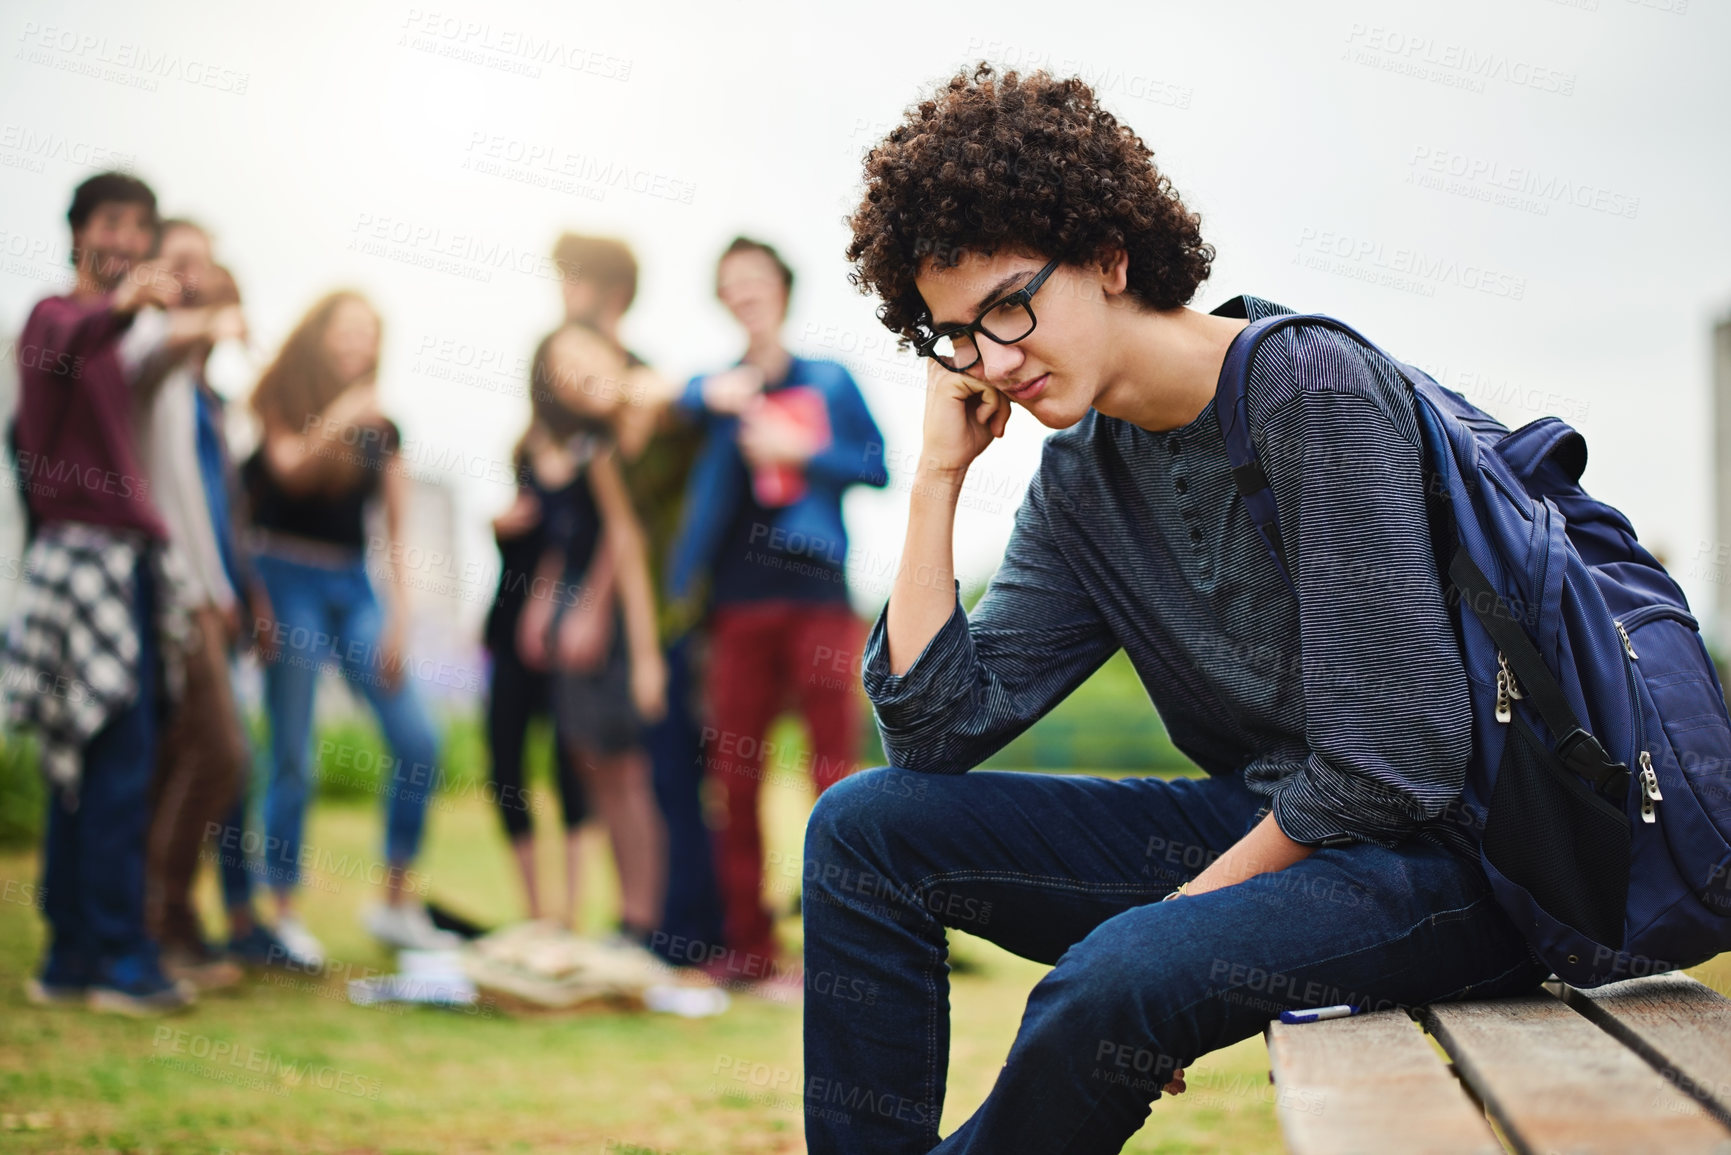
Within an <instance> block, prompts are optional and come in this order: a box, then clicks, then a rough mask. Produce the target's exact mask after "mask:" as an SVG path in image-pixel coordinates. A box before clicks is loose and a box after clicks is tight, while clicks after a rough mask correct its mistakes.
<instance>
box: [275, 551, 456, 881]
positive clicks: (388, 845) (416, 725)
mask: <svg viewBox="0 0 1731 1155" xmlns="http://www.w3.org/2000/svg"><path fill="white" fill-rule="evenodd" d="M256 566H257V569H258V574H259V577H260V579H262V580H263V582H264V585H265V590H266V592H267V593H268V594H269V595H270V600H271V608H272V611H273V612H274V613H275V615H276V621H277V635H276V640H277V644H278V652H277V656H276V660H275V661H273V662H270V663H269V664H267V665H266V666H265V671H264V699H265V712H266V715H267V716H268V717H269V719H270V751H271V762H270V765H271V772H270V780H269V783H268V785H267V786H266V788H265V796H264V833H265V840H264V851H265V854H264V867H263V871H262V875H263V879H264V881H265V882H266V883H267V884H268V885H269V886H270V887H271V888H272V889H273V890H277V891H288V890H292V889H293V888H294V887H295V885H296V884H298V882H299V881H300V864H301V858H302V849H301V836H302V832H303V830H304V828H305V825H306V804H307V794H308V791H309V789H310V786H311V781H312V779H311V771H310V769H309V767H308V765H307V743H308V741H309V740H310V738H311V731H312V722H313V694H314V691H315V690H316V688H317V686H318V679H319V671H320V668H321V667H322V666H323V664H324V663H325V662H333V663H335V664H336V666H337V668H338V670H339V671H340V672H341V673H342V676H343V677H344V678H345V679H346V680H347V681H348V683H349V685H350V687H352V688H353V689H355V690H356V691H358V692H359V693H360V694H361V696H362V697H364V698H365V699H366V701H367V704H368V705H369V706H371V707H372V710H373V714H374V716H375V717H376V718H377V719H378V722H379V728H380V729H381V730H382V731H384V736H385V743H386V745H388V746H389V747H390V752H391V758H392V764H391V769H390V774H389V778H388V781H387V782H386V783H385V785H384V795H385V807H386V818H385V861H386V862H387V863H389V864H390V865H392V866H406V865H407V864H408V863H410V862H411V861H413V860H414V857H415V854H416V852H417V851H418V850H419V849H420V844H421V830H422V827H423V825H424V820H425V818H426V812H427V802H428V800H429V799H430V798H431V796H432V792H433V790H434V789H435V787H436V785H437V782H436V778H437V770H436V767H435V759H436V758H437V757H438V737H437V735H436V733H435V732H434V729H433V723H432V719H431V718H430V717H429V715H428V714H427V710H426V707H425V706H424V705H423V703H422V701H421V697H420V695H419V694H418V693H417V692H416V690H415V684H414V678H413V677H412V676H411V675H410V673H409V671H408V670H407V669H404V670H402V671H400V672H399V677H398V680H397V685H396V687H395V689H389V690H387V689H386V688H385V685H384V681H383V679H382V677H381V670H380V667H379V665H378V660H377V655H378V653H379V638H380V635H381V633H382V632H383V629H384V611H383V610H382V609H381V608H380V606H379V603H378V599H377V598H376V597H374V595H373V588H372V585H371V583H369V582H368V580H367V572H366V568H365V566H364V565H363V563H362V561H361V560H360V559H359V558H357V559H356V560H355V562H354V564H353V565H349V566H345V567H342V568H334V567H326V566H320V565H313V564H309V563H306V562H301V561H292V560H289V559H287V558H282V557H277V556H274V555H271V554H260V555H259V556H258V558H257V559H256Z"/></svg>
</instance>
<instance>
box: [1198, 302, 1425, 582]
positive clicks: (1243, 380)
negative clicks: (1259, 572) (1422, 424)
mask: <svg viewBox="0 0 1731 1155" xmlns="http://www.w3.org/2000/svg"><path fill="white" fill-rule="evenodd" d="M1297 324H1307V325H1322V326H1324V327H1326V328H1330V329H1336V330H1338V331H1340V332H1342V333H1345V334H1346V335H1347V336H1349V337H1351V338H1353V339H1354V340H1355V341H1357V342H1358V343H1359V344H1361V345H1364V346H1365V347H1367V348H1369V349H1372V350H1375V351H1376V352H1379V353H1380V352H1382V351H1381V350H1380V349H1377V347H1376V346H1375V345H1373V344H1371V343H1370V341H1368V340H1366V339H1365V338H1364V337H1363V336H1362V335H1360V334H1359V333H1358V331H1357V330H1355V329H1353V328H1352V327H1351V326H1348V325H1344V324H1342V323H1341V322H1339V321H1336V320H1335V319H1334V318H1333V317H1324V316H1321V315H1320V314H1312V313H1281V314H1278V315H1276V316H1272V317H1264V318H1262V319H1261V320H1259V321H1252V322H1250V324H1248V325H1246V326H1245V327H1244V328H1243V329H1241V330H1239V332H1238V334H1237V336H1235V337H1233V338H1232V344H1231V345H1229V346H1228V347H1227V349H1226V363H1225V364H1224V365H1222V366H1221V369H1220V383H1219V385H1217V386H1216V388H1215V393H1214V417H1215V420H1217V421H1218V422H1219V423H1220V435H1221V437H1222V439H1223V440H1224V441H1225V442H1226V455H1227V457H1228V458H1230V459H1231V461H1232V481H1233V483H1234V484H1235V485H1237V487H1238V496H1239V497H1240V498H1242V499H1243V501H1244V508H1245V511H1246V512H1247V513H1249V514H1250V520H1251V521H1252V523H1254V524H1255V526H1256V532H1257V534H1258V535H1259V536H1260V537H1261V538H1262V544H1263V546H1264V547H1265V548H1266V549H1267V550H1268V556H1269V557H1271V558H1273V559H1274V564H1275V566H1276V568H1278V569H1279V571H1280V576H1281V578H1282V579H1283V580H1284V581H1285V582H1286V588H1287V589H1289V590H1291V591H1292V596H1293V597H1294V598H1297V597H1298V587H1297V586H1296V585H1295V584H1294V583H1293V579H1292V571H1291V568H1290V567H1289V566H1288V565H1287V564H1286V547H1285V545H1284V544H1283V543H1282V542H1281V540H1280V518H1279V512H1278V511H1277V510H1276V509H1275V507H1274V490H1273V489H1272V488H1271V487H1270V486H1269V484H1268V475H1267V474H1266V473H1264V472H1263V469H1262V463H1261V462H1259V461H1258V460H1257V459H1256V444H1255V443H1254V442H1253V441H1252V440H1251V439H1250V419H1249V415H1248V410H1249V405H1248V402H1247V400H1246V398H1247V395H1248V392H1249V383H1250V366H1251V364H1252V363H1253V362H1254V361H1255V359H1256V351H1257V349H1259V348H1260V347H1261V345H1262V342H1263V341H1264V340H1265V339H1266V338H1267V337H1269V336H1270V335H1271V334H1273V333H1277V332H1279V331H1280V330H1281V329H1285V328H1287V327H1289V326H1291V325H1297ZM1384 356H1385V357H1386V356H1387V354H1384ZM1390 360H1393V359H1392V358H1390ZM1395 364H1396V365H1398V364H1399V362H1395ZM1403 375H1404V374H1403Z"/></svg>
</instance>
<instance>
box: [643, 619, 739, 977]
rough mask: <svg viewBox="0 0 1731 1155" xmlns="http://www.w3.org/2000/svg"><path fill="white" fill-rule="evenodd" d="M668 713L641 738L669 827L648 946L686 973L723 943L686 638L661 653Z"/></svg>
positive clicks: (700, 733)
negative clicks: (663, 895) (662, 889)
mask: <svg viewBox="0 0 1731 1155" xmlns="http://www.w3.org/2000/svg"><path fill="white" fill-rule="evenodd" d="M666 657H667V713H666V714H665V715H663V716H662V717H661V718H660V719H659V720H657V721H655V722H652V723H650V725H649V726H648V727H646V729H645V731H644V735H643V741H644V745H645V746H646V747H647V748H648V750H649V762H650V768H651V772H652V774H653V776H654V782H655V800H656V802H657V803H659V804H660V807H661V817H662V820H663V821H664V822H665V823H666V825H667V900H666V902H665V904H664V906H663V914H662V919H661V926H660V928H659V929H658V930H656V932H655V933H654V934H653V935H651V936H650V942H649V946H650V949H651V950H653V951H654V952H655V953H656V954H658V955H660V956H661V957H662V958H663V959H664V960H666V961H667V962H670V963H673V964H675V965H678V966H689V965H691V964H692V963H694V962H700V961H703V960H705V959H707V958H708V957H709V954H708V948H709V947H710V946H711V945H717V946H718V945H719V944H720V943H721V895H720V892H719V891H718V890H717V889H716V886H715V847H714V844H713V843H712V841H711V839H710V836H709V826H708V824H707V823H705V822H704V820H703V796H702V789H701V788H702V785H703V723H702V721H701V719H700V717H699V715H698V703H697V694H698V689H697V679H696V678H695V677H694V676H693V673H692V669H691V635H690V634H686V635H685V636H683V637H681V638H680V639H679V640H678V641H676V642H674V643H673V644H672V645H670V646H668V647H667V651H666Z"/></svg>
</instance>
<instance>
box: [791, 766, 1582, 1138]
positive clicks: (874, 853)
mask: <svg viewBox="0 0 1731 1155" xmlns="http://www.w3.org/2000/svg"><path fill="white" fill-rule="evenodd" d="M1267 804H1268V799H1267V798H1266V797H1264V796H1262V795H1258V794H1253V793H1252V792H1251V791H1249V790H1248V789H1247V788H1246V787H1245V786H1244V784H1243V780H1242V778H1240V777H1238V776H1221V777H1211V778H1185V779H1177V780H1173V781H1165V780H1161V779H1157V778H1131V779H1123V780H1116V781H1114V780H1108V779H1100V778H1081V777H1057V776H1051V775H1041V774H1017V773H1001V772H990V771H972V772H969V773H967V774H962V775H953V776H952V775H928V774H915V773H912V772H909V771H905V770H898V769H880V770H871V771H867V772H864V773H861V774H856V775H854V776H853V777H851V778H847V779H844V780H843V781H842V782H840V783H838V784H837V785H835V786H834V787H832V788H831V789H830V790H829V791H828V792H827V793H825V794H824V795H823V796H822V797H821V798H819V799H818V803H817V807H816V809H815V810H814V811H813V812H812V816H811V822H810V825H809V826H808V827H807V831H806V844H805V907H804V910H805V968H806V998H805V1086H804V1093H805V1110H806V1139H807V1143H808V1145H809V1150H810V1151H811V1152H812V1153H813V1155H827V1153H830V1152H870V1153H871V1155H896V1153H900V1152H925V1151H933V1150H937V1151H943V1152H963V1151H967V1152H990V1153H992V1155H1009V1153H1014V1152H1037V1153H1039V1155H1059V1153H1060V1152H1097V1151H1117V1150H1119V1149H1120V1148H1121V1147H1122V1146H1123V1144H1124V1142H1125V1141H1126V1140H1127V1139H1128V1138H1129V1137H1130V1136H1131V1135H1132V1134H1133V1133H1135V1131H1136V1130H1137V1128H1139V1127H1140V1126H1141V1125H1142V1123H1143V1121H1144V1120H1145V1119H1146V1118H1147V1116H1148V1112H1149V1105H1150V1104H1151V1103H1152V1102H1153V1101H1154V1100H1155V1099H1157V1098H1159V1097H1160V1094H1161V1090H1160V1089H1161V1087H1162V1086H1164V1085H1165V1084H1166V1083H1167V1082H1168V1081H1169V1080H1170V1079H1171V1077H1172V1073H1173V1071H1175V1070H1177V1069H1180V1068H1183V1067H1186V1066H1188V1065H1189V1064H1191V1063H1194V1062H1195V1061H1196V1059H1197V1058H1199V1057H1200V1056H1202V1055H1205V1054H1207V1053H1209V1052H1210V1051H1213V1050H1216V1049H1218V1048H1220V1047H1224V1046H1227V1045H1229V1044H1231V1043H1235V1042H1237V1041H1239V1040H1240V1039H1245V1038H1249V1037H1251V1036H1253V1035H1256V1034H1258V1033H1259V1032H1261V1031H1262V1029H1263V1027H1264V1026H1265V1024H1267V1022H1268V1021H1269V1020H1270V1019H1272V1018H1275V1017H1277V1016H1278V1014H1279V1012H1280V1011H1281V1010H1284V1009H1287V1008H1295V1007H1309V1006H1326V1005H1331V1004H1334V1003H1356V1004H1358V1005H1360V1006H1362V1007H1365V1008H1367V1009H1372V1010H1375V1009H1390V1008H1394V1007H1404V1006H1417V1005H1421V1004H1425V1003H1431V1002H1439V1001H1443V1000H1447V999H1457V998H1463V997H1467V996H1472V997H1475V998H1482V997H1490V996H1496V995H1505V994H1515V993H1519V992H1523V991H1527V990H1530V989H1532V988H1533V987H1535V986H1536V985H1537V984H1538V983H1539V982H1541V981H1542V980H1543V979H1544V978H1545V976H1546V975H1547V974H1548V973H1549V972H1548V971H1547V969H1546V968H1545V967H1544V966H1543V964H1541V963H1540V962H1538V960H1537V959H1536V957H1535V956H1534V955H1533V954H1532V953H1531V951H1530V950H1529V949H1528V948H1527V946H1526V943H1525V942H1524V940H1523V939H1522V938H1521V935H1520V934H1519V932H1518V931H1517V930H1516V928H1515V926H1514V925H1513V923H1512V922H1510V920H1509V919H1508V918H1507V917H1506V916H1505V915H1504V914H1503V913H1502V911H1501V909H1500V908H1499V907H1498V906H1497V905H1496V903H1495V902H1494V900H1493V899H1492V897H1491V895H1490V891H1489V886H1488V884H1487V882H1486V881H1485V878H1484V875H1483V872H1482V871H1481V870H1480V868H1479V867H1478V866H1477V865H1476V864H1475V863H1471V862H1468V861H1466V860H1464V859H1462V858H1460V857H1458V856H1457V855H1455V854H1453V853H1451V852H1450V851H1447V850H1445V849H1442V848H1441V847H1437V846H1433V845H1431V844H1430V843H1428V842H1424V841H1421V840H1418V839H1408V840H1407V841H1406V842H1404V843H1402V844H1401V845H1400V846H1399V847H1397V848H1395V849H1393V850H1386V849H1383V848H1382V847H1379V846H1376V845H1373V844H1369V843H1356V844H1353V845H1351V846H1347V847H1339V848H1329V849H1321V850H1317V851H1315V852H1313V853H1312V854H1311V855H1310V856H1309V857H1308V858H1306V859H1304V860H1303V861H1302V862H1299V863H1297V864H1295V865H1293V866H1290V867H1288V868H1287V869H1285V870H1282V871H1279V872H1276V873H1271V874H1264V875H1260V876H1258V877H1256V878H1252V879H1249V880H1247V881H1245V882H1242V883H1239V884H1238V885H1236V886H1230V887H1225V888H1222V889H1219V890H1215V891H1210V892H1209V893H1207V894H1200V895H1195V896H1185V897H1182V898H1179V899H1177V900H1175V901H1173V902H1166V903H1162V902H1160V901H1158V900H1159V899H1160V898H1161V897H1162V896H1163V895H1165V894H1167V893H1169V892H1170V891H1171V890H1172V889H1173V888H1174V887H1175V886H1177V884H1178V883H1179V882H1181V881H1184V880H1186V879H1189V878H1193V877H1195V876H1196V875H1197V874H1199V873H1201V871H1202V869H1203V868H1204V867H1205V866H1206V865H1207V863H1208V862H1210V861H1212V860H1213V858H1214V857H1215V856H1217V855H1218V854H1220V853H1221V852H1223V851H1225V850H1226V849H1227V848H1228V847H1230V846H1231V845H1232V844H1233V843H1234V842H1236V841H1238V839H1239V838H1241V837H1242V836H1243V835H1244V834H1245V833H1246V832H1247V831H1249V830H1250V828H1251V827H1252V826H1254V825H1255V824H1256V823H1257V821H1259V820H1260V818H1261V817H1262V815H1263V814H1264V813H1265V812H1266V809H1267ZM946 927H956V928H959V929H962V930H966V931H969V932H970V933H972V934H976V935H979V936H981V937H983V938H986V939H990V940H991V941H992V942H995V943H997V944H998V945H1000V946H1002V947H1004V948H1005V949H1007V950H1010V951H1013V952H1014V953H1016V954H1018V955H1021V956H1023V957H1024V958H1030V959H1034V960H1036V961H1038V962H1043V963H1050V964H1053V968H1052V970H1051V971H1050V972H1049V973H1048V974H1047V975H1046V976H1045V977H1044V978H1043V979H1042V980H1041V981H1040V982H1039V984H1038V985H1037V986H1036V987H1035V988H1034V990H1033V993H1032V994H1031V995H1030V996H1029V998H1028V1006H1027V1010H1026V1012H1025V1013H1024V1014H1023V1016H1022V1023H1021V1028H1020V1030H1019V1031H1018V1033H1017V1035H1016V1041H1015V1043H1014V1044H1013V1045H1012V1046H1011V1048H1010V1053H1009V1057H1008V1060H1007V1061H1006V1062H1005V1064H1004V1066H1003V1069H1002V1070H1001V1071H1000V1072H999V1074H998V1079H997V1083H996V1084H995V1085H994V1087H993V1089H992V1092H991V1094H990V1095H989V1096H988V1097H987V1099H986V1101H985V1103H983V1104H982V1105H981V1106H980V1108H979V1110H977V1111H975V1112H974V1114H973V1116H972V1117H971V1118H969V1119H968V1120H967V1121H966V1122H965V1123H963V1124H962V1125H961V1126H960V1127H959V1128H957V1129H956V1130H955V1131H954V1132H953V1133H952V1134H951V1135H950V1136H949V1137H948V1138H946V1139H944V1140H943V1141H942V1142H941V1143H940V1141H939V1138H938V1120H939V1117H940V1116H941V1114H942V1111H943V1099H944V1078H945V1074H946V1071H947V1067H948V1062H949V1001H948V995H949V968H948V965H947V963H946V961H945V959H946V955H947V947H946V944H945V938H944V933H945V928H946Z"/></svg>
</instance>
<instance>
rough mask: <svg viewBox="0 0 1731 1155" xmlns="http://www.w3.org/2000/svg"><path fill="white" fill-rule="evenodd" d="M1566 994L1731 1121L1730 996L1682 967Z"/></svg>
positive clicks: (1571, 989)
mask: <svg viewBox="0 0 1731 1155" xmlns="http://www.w3.org/2000/svg"><path fill="white" fill-rule="evenodd" d="M1563 999H1564V1001H1565V1002H1567V1003H1568V1004H1569V1005H1570V1006H1571V1007H1574V1008H1575V1009H1576V1010H1577V1011H1579V1012H1580V1013H1581V1014H1583V1015H1585V1016H1586V1017H1587V1018H1589V1019H1591V1020H1592V1021H1593V1022H1595V1023H1597V1024H1598V1025H1599V1026H1600V1027H1602V1028H1603V1029H1604V1030H1606V1031H1609V1032H1610V1033H1611V1034H1612V1035H1613V1036H1615V1037H1616V1038H1617V1039H1618V1040H1619V1041H1621V1042H1622V1044H1623V1045H1624V1046H1626V1047H1628V1048H1629V1049H1631V1050H1633V1051H1634V1052H1635V1053H1636V1054H1638V1055H1640V1056H1641V1057H1642V1058H1643V1059H1646V1060H1647V1062H1648V1063H1650V1064H1652V1065H1653V1067H1655V1068H1656V1069H1657V1070H1658V1071H1659V1073H1660V1074H1661V1075H1663V1076H1665V1078H1667V1079H1669V1080H1671V1082H1673V1083H1676V1084H1677V1085H1678V1086H1680V1087H1681V1088H1682V1089H1683V1091H1684V1093H1686V1094H1688V1095H1691V1096H1693V1097H1694V1099H1695V1100H1696V1101H1697V1102H1699V1103H1700V1104H1701V1105H1702V1106H1703V1107H1705V1108H1706V1109H1707V1110H1708V1111H1710V1112H1712V1113H1713V1114H1714V1115H1716V1116H1718V1118H1719V1119H1720V1120H1721V1121H1722V1122H1724V1123H1726V1124H1727V1125H1731V999H1727V998H1726V997H1725V996H1724V995H1721V994H1720V993H1719V992H1718V991H1716V990H1714V989H1713V988H1712V987H1710V986H1708V985H1707V984H1705V983H1703V982H1700V981H1699V980H1697V979H1693V978H1690V977H1689V976H1688V975H1686V974H1683V973H1681V972H1679V971H1673V972H1672V973H1670V974H1662V975H1652V976H1649V977H1647V978H1638V979H1624V980H1623V981H1622V982H1616V983H1607V984H1605V985H1604V986H1602V987H1595V988H1594V989H1592V990H1590V991H1585V990H1577V989H1576V988H1574V987H1567V986H1566V987H1564V988H1563Z"/></svg>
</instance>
